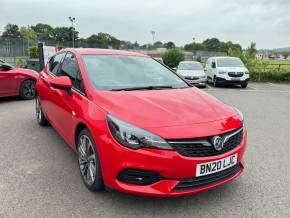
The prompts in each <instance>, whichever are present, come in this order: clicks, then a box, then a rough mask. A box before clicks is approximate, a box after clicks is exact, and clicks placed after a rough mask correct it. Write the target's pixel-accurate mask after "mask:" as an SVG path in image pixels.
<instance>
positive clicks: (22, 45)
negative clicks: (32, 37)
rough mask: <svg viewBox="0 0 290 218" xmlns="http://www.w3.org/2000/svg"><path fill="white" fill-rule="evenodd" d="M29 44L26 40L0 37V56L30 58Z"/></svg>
mask: <svg viewBox="0 0 290 218" xmlns="http://www.w3.org/2000/svg"><path fill="white" fill-rule="evenodd" d="M28 47H29V42H28V40H26V39H16V38H3V37H0V56H2V57H18V56H28Z"/></svg>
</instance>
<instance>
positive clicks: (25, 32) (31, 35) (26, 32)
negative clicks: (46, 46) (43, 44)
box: [20, 27, 37, 43]
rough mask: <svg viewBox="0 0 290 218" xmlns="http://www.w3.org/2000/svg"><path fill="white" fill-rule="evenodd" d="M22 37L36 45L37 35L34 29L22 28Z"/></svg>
mask: <svg viewBox="0 0 290 218" xmlns="http://www.w3.org/2000/svg"><path fill="white" fill-rule="evenodd" d="M20 35H21V37H22V38H24V39H26V40H27V41H28V42H29V43H36V39H37V33H36V32H35V31H34V30H33V29H31V28H27V27H21V28H20Z"/></svg>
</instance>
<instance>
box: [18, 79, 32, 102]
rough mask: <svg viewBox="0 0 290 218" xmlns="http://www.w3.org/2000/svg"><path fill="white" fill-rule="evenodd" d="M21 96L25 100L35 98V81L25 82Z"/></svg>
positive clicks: (20, 92)
mask: <svg viewBox="0 0 290 218" xmlns="http://www.w3.org/2000/svg"><path fill="white" fill-rule="evenodd" d="M19 95H20V97H21V98H22V99H23V100H31V99H33V98H34V97H35V81H33V80H25V81H23V82H22V84H21V86H20V90H19Z"/></svg>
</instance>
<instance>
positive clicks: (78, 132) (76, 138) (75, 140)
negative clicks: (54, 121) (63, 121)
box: [74, 122, 89, 149]
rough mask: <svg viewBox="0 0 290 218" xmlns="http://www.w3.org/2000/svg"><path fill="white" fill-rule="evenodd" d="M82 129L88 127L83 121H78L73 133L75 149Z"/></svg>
mask: <svg viewBox="0 0 290 218" xmlns="http://www.w3.org/2000/svg"><path fill="white" fill-rule="evenodd" d="M83 129H89V128H88V126H87V125H86V124H85V123H83V122H79V123H78V124H77V126H76V128H75V134H74V143H75V144H74V148H75V149H77V146H78V136H79V134H80V132H81V131H82V130H83Z"/></svg>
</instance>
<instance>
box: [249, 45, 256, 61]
mask: <svg viewBox="0 0 290 218" xmlns="http://www.w3.org/2000/svg"><path fill="white" fill-rule="evenodd" d="M247 54H248V55H249V56H250V57H251V58H256V54H257V49H256V43H254V42H251V45H250V47H249V48H248V49H247Z"/></svg>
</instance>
